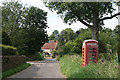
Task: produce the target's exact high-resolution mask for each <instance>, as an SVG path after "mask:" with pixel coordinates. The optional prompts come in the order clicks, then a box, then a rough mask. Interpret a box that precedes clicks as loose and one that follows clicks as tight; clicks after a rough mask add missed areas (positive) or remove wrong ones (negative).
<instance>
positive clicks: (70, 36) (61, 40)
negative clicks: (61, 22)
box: [58, 28, 77, 46]
mask: <svg viewBox="0 0 120 80" xmlns="http://www.w3.org/2000/svg"><path fill="white" fill-rule="evenodd" d="M76 36H77V35H76V33H74V31H73V30H72V29H71V28H66V29H65V30H63V31H61V33H60V34H59V35H58V44H59V46H63V45H64V44H65V43H66V42H68V41H69V40H71V41H73V40H74V39H75V38H76Z"/></svg>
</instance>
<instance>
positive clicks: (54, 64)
mask: <svg viewBox="0 0 120 80" xmlns="http://www.w3.org/2000/svg"><path fill="white" fill-rule="evenodd" d="M27 63H30V64H31V66H30V67H28V68H27V69H25V70H23V71H21V72H19V73H16V74H15V75H12V76H10V77H9V78H65V76H63V75H62V74H61V72H60V69H59V62H58V61H56V60H55V59H46V60H44V61H34V62H33V61H32V62H27Z"/></svg>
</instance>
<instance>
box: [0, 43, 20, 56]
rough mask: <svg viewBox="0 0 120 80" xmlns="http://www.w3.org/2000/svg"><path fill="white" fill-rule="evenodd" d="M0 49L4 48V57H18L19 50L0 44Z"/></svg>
mask: <svg viewBox="0 0 120 80" xmlns="http://www.w3.org/2000/svg"><path fill="white" fill-rule="evenodd" d="M0 47H2V55H18V52H17V48H16V47H12V46H8V45H3V44H0Z"/></svg>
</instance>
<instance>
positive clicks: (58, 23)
mask: <svg viewBox="0 0 120 80" xmlns="http://www.w3.org/2000/svg"><path fill="white" fill-rule="evenodd" d="M17 1H21V2H22V3H24V4H27V5H28V6H35V7H38V8H40V9H43V10H44V11H46V12H48V15H47V22H48V26H49V28H47V33H48V35H51V34H52V32H53V31H54V30H58V31H59V32H61V31H62V30H63V29H65V28H72V29H73V30H74V31H77V30H79V28H87V27H86V26H85V25H83V24H82V23H80V22H76V23H73V24H72V25H68V24H65V23H63V20H62V19H61V18H60V17H58V15H57V14H56V13H55V12H51V11H50V10H49V9H48V8H47V7H45V5H44V4H43V2H42V1H41V0H17ZM116 25H118V19H116V18H113V19H111V20H106V21H105V25H104V26H105V27H107V28H111V29H114V28H115V26H116Z"/></svg>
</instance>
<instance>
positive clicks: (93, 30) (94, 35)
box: [90, 13, 99, 41]
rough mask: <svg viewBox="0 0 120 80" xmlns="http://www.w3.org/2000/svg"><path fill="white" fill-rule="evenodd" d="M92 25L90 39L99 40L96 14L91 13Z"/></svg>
mask: <svg viewBox="0 0 120 80" xmlns="http://www.w3.org/2000/svg"><path fill="white" fill-rule="evenodd" d="M93 16H94V17H93V27H91V28H90V30H91V34H92V39H94V40H97V41H98V40H99V34H98V32H99V20H98V14H97V13H96V14H94V15H93Z"/></svg>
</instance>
